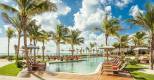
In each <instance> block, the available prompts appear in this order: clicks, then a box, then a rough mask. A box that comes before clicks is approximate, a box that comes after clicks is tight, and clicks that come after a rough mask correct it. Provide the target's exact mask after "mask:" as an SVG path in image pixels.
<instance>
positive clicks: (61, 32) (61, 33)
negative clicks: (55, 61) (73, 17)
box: [51, 25, 67, 56]
mask: <svg viewBox="0 0 154 80" xmlns="http://www.w3.org/2000/svg"><path fill="white" fill-rule="evenodd" d="M66 32H67V28H65V27H64V26H63V25H57V27H56V31H55V32H51V34H52V40H54V41H55V42H56V46H57V49H56V53H57V55H58V56H60V44H61V43H62V41H63V40H64V38H65V35H66Z"/></svg>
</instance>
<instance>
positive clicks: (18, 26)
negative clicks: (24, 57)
mask: <svg viewBox="0 0 154 80" xmlns="http://www.w3.org/2000/svg"><path fill="white" fill-rule="evenodd" d="M2 17H3V20H4V21H5V22H6V23H9V24H12V25H13V27H15V29H16V31H17V32H18V45H17V50H16V63H17V62H18V55H19V48H20V38H21V33H22V26H21V24H20V18H19V15H16V16H14V17H10V16H9V15H8V14H7V13H5V12H2Z"/></svg>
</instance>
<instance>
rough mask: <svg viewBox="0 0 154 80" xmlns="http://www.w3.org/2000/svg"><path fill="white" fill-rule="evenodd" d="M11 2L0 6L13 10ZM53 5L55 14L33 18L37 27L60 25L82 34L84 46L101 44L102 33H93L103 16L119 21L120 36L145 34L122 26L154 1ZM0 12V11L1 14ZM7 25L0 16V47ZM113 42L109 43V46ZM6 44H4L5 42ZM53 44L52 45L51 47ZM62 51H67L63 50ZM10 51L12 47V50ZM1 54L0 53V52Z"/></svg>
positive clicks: (69, 0)
mask: <svg viewBox="0 0 154 80" xmlns="http://www.w3.org/2000/svg"><path fill="white" fill-rule="evenodd" d="M11 1H12V0H0V2H1V3H5V4H9V5H12V6H14V7H17V6H16V5H15V4H14V3H12V2H11ZM50 1H52V2H54V3H55V4H56V5H57V7H58V10H57V12H54V13H53V12H52V13H45V14H42V15H37V16H35V17H34V19H36V20H37V21H38V24H41V25H42V28H43V29H45V30H53V31H54V30H55V27H56V25H57V24H64V25H65V26H67V27H69V28H77V29H79V30H81V31H82V34H81V35H82V36H83V37H84V38H85V40H86V41H87V42H86V44H84V47H85V45H86V46H88V42H92V41H97V43H98V44H99V43H101V44H102V43H103V42H104V34H103V33H99V34H97V33H94V32H93V29H94V28H95V27H100V26H101V22H102V20H103V17H104V12H106V11H107V12H109V13H110V14H109V16H110V17H114V18H119V19H120V20H121V26H123V28H126V29H127V28H129V26H133V27H132V29H130V30H124V31H121V32H120V33H121V34H129V35H131V34H133V33H135V32H137V31H141V30H142V31H145V30H144V29H143V28H141V27H139V26H134V25H130V24H129V23H126V22H124V21H125V20H126V19H128V18H134V17H135V16H136V15H137V12H145V7H144V5H145V4H146V3H147V2H150V3H154V0H50ZM1 12H2V11H0V13H1ZM10 26H11V25H10V24H6V23H4V22H3V20H2V18H1V16H0V44H4V43H1V41H5V40H7V38H6V36H5V30H6V28H7V27H10ZM113 40H114V39H112V38H111V39H110V41H111V42H113ZM49 43H50V44H47V46H48V48H49V49H51V46H52V48H53V49H55V47H54V46H55V44H54V42H49ZM5 44H7V42H5ZM14 44H16V38H14V39H13V40H12V45H14ZM52 44H53V45H52ZM63 47H64V48H69V47H66V46H63ZM0 49H4V50H3V51H2V52H6V51H7V45H0ZM12 50H13V47H12ZM0 53H1V50H0Z"/></svg>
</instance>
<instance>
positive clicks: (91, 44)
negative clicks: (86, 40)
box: [89, 43, 96, 54]
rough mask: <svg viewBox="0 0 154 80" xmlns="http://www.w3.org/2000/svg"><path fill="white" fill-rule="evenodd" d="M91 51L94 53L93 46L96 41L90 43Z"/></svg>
mask: <svg viewBox="0 0 154 80" xmlns="http://www.w3.org/2000/svg"><path fill="white" fill-rule="evenodd" d="M89 45H90V48H91V53H92V54H94V49H93V48H94V47H95V46H96V43H90V44H89Z"/></svg>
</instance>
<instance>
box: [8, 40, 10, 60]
mask: <svg viewBox="0 0 154 80" xmlns="http://www.w3.org/2000/svg"><path fill="white" fill-rule="evenodd" d="M9 60H10V38H8V61H9Z"/></svg>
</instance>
